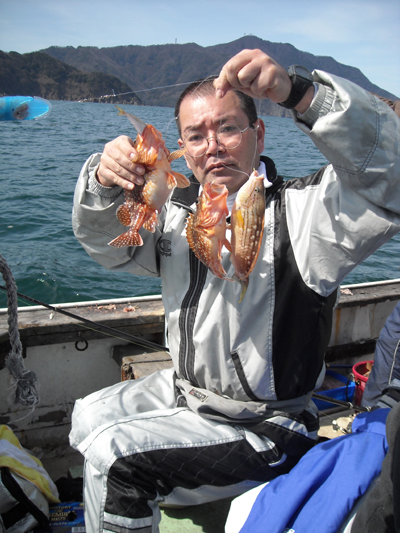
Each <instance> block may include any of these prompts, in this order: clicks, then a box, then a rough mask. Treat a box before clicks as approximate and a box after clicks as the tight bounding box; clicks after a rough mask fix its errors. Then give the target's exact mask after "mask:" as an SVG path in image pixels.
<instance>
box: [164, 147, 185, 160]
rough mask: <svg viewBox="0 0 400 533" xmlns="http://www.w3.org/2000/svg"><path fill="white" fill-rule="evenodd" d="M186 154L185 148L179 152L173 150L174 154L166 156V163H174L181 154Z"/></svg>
mask: <svg viewBox="0 0 400 533" xmlns="http://www.w3.org/2000/svg"><path fill="white" fill-rule="evenodd" d="M185 152H186V148H181V149H180V150H175V152H171V153H170V154H169V156H168V161H169V162H170V163H171V161H175V159H179V158H180V157H182V156H183V154H184V153H185Z"/></svg>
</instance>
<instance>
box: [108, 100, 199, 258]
mask: <svg viewBox="0 0 400 533" xmlns="http://www.w3.org/2000/svg"><path fill="white" fill-rule="evenodd" d="M116 107H117V109H118V111H119V115H125V116H126V117H127V118H128V120H129V121H130V122H131V123H132V124H133V125H134V126H135V128H136V131H137V132H138V134H137V137H136V140H135V150H136V152H137V154H138V155H137V157H135V159H132V161H133V162H134V163H140V164H141V165H144V166H145V168H146V171H145V174H144V180H145V181H144V184H143V185H135V188H134V189H133V190H131V191H128V190H125V202H124V203H123V204H122V205H121V206H119V207H118V209H117V213H116V215H117V218H118V220H119V221H120V222H121V224H122V225H123V226H129V229H128V231H126V232H125V233H122V234H121V235H119V237H116V238H115V239H114V240H112V241H111V242H109V243H108V244H109V245H110V246H115V247H117V248H122V247H124V246H142V244H143V240H142V237H141V236H140V235H139V230H140V228H141V227H143V228H144V229H146V230H148V231H151V232H153V233H154V231H155V228H156V225H157V224H158V213H159V212H160V210H161V208H162V206H163V205H164V204H165V202H166V201H167V200H168V196H169V195H170V193H171V189H173V188H174V187H180V188H184V187H188V186H189V185H190V181H189V180H188V179H187V178H186V176H184V175H183V174H179V172H173V171H172V170H171V165H170V163H171V161H174V160H175V159H178V158H179V157H181V156H182V155H183V154H184V153H185V149H181V150H177V151H176V152H172V153H169V151H168V150H167V148H166V146H165V142H164V139H163V137H162V134H161V133H160V132H159V131H158V130H157V129H156V128H155V127H154V126H152V125H151V124H146V123H145V122H143V121H142V120H141V119H140V118H138V117H135V115H131V114H130V113H126V112H125V111H124V110H123V109H121V108H120V107H118V106H116Z"/></svg>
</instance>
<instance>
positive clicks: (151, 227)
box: [142, 211, 158, 233]
mask: <svg viewBox="0 0 400 533" xmlns="http://www.w3.org/2000/svg"><path fill="white" fill-rule="evenodd" d="M157 224H158V215H157V211H153V212H150V213H149V215H148V217H147V218H146V220H145V222H144V223H143V226H142V227H143V228H144V229H147V231H150V232H151V233H154V232H155V231H156V226H157Z"/></svg>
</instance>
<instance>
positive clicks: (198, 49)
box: [42, 35, 397, 115]
mask: <svg viewBox="0 0 400 533" xmlns="http://www.w3.org/2000/svg"><path fill="white" fill-rule="evenodd" d="M246 48H250V49H254V48H259V49H260V50H263V51H264V52H266V53H267V54H268V55H270V56H271V57H272V58H273V59H275V60H276V61H277V62H278V63H279V64H281V65H282V66H283V67H285V68H287V67H288V66H289V65H292V64H294V63H297V64H301V65H304V66H305V67H307V68H309V69H310V70H313V69H320V70H325V71H327V72H330V73H332V74H336V75H338V76H341V77H344V78H347V79H349V80H351V81H353V82H355V83H357V84H358V85H360V86H361V87H363V88H364V89H366V90H368V91H371V92H374V93H376V94H378V95H380V96H384V97H386V98H389V99H397V97H395V96H394V95H393V94H391V93H389V92H388V91H385V90H384V89H382V88H380V87H378V86H377V85H374V84H373V83H371V82H370V81H369V80H368V78H367V77H366V76H364V74H363V73H362V72H361V71H360V70H359V69H358V68H355V67H350V66H347V65H343V64H341V63H338V62H337V61H336V60H335V59H333V58H332V57H326V56H315V55H313V54H310V53H308V52H302V51H300V50H298V49H297V48H295V47H294V46H292V45H291V44H285V43H273V42H270V41H264V40H262V39H260V38H259V37H256V36H252V35H247V36H244V37H241V38H240V39H237V40H235V41H232V42H230V43H225V44H218V45H215V46H208V47H202V46H199V45H197V44H195V43H187V44H164V45H151V46H137V45H129V46H115V47H112V48H97V47H91V46H85V47H81V46H79V47H77V48H74V47H72V46H67V47H55V46H53V47H50V48H47V49H45V50H42V52H45V53H46V54H49V55H50V56H52V57H54V58H56V59H59V60H61V61H64V62H65V63H68V64H69V65H72V66H74V67H76V68H78V69H79V70H82V71H84V72H92V71H97V72H104V73H106V74H110V75H113V76H116V77H118V78H119V79H120V80H122V81H124V82H125V83H126V84H127V85H129V86H130V87H132V88H133V89H134V90H142V89H152V88H154V87H164V86H167V85H173V84H178V83H185V82H190V81H193V80H196V79H198V78H202V77H205V76H209V75H212V74H218V73H219V71H220V70H221V68H222V66H223V65H224V63H225V62H226V61H227V60H228V59H230V58H231V57H232V56H233V55H235V54H236V53H238V52H239V51H241V50H243V49H246ZM182 90H183V87H182V86H179V87H171V88H166V89H162V90H155V91H149V92H140V98H141V100H142V101H143V103H144V104H145V105H157V106H168V107H173V106H174V105H175V102H176V99H177V97H178V96H179V94H180V92H181V91H182ZM263 104H264V107H265V108H269V109H266V111H268V114H274V115H280V114H282V112H283V111H284V110H283V109H282V108H280V107H279V106H277V105H275V104H272V103H270V102H269V101H263Z"/></svg>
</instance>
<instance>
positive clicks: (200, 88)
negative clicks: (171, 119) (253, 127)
mask: <svg viewBox="0 0 400 533" xmlns="http://www.w3.org/2000/svg"><path fill="white" fill-rule="evenodd" d="M216 78H218V76H208V77H207V78H202V79H200V80H197V81H194V82H192V83H191V84H190V85H188V86H187V87H186V89H185V90H184V91H183V92H182V94H181V95H180V97H179V98H178V101H177V102H176V105H175V122H176V127H177V128H178V131H179V135H181V124H180V121H179V113H180V109H181V104H182V101H183V100H184V98H186V97H187V96H189V97H190V96H192V95H194V94H195V93H196V96H208V95H213V94H215V88H214V85H213V81H214V80H215V79H216ZM233 92H234V93H235V94H236V95H237V96H238V98H239V103H240V108H241V109H242V110H243V111H244V112H245V113H246V116H247V118H248V119H249V123H250V124H253V123H254V122H255V121H256V120H257V118H258V117H257V110H256V105H255V103H254V100H253V98H252V97H251V96H247V94H244V93H242V92H241V91H236V90H234V91H233Z"/></svg>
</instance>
